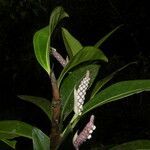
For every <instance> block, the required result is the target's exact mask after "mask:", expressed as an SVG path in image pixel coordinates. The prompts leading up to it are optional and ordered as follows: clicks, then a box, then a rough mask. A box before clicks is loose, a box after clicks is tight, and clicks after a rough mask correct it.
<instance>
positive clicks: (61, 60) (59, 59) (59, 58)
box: [51, 47, 68, 67]
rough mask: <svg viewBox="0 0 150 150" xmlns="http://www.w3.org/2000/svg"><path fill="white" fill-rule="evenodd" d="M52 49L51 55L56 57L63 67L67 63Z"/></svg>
mask: <svg viewBox="0 0 150 150" xmlns="http://www.w3.org/2000/svg"><path fill="white" fill-rule="evenodd" d="M51 51H52V55H53V56H54V57H55V58H56V59H57V61H58V62H59V63H60V64H61V65H62V66H63V67H65V66H66V65H67V63H68V62H67V61H66V60H65V59H64V58H63V57H62V56H61V55H60V54H59V53H58V52H57V50H56V49H55V48H53V47H52V48H51Z"/></svg>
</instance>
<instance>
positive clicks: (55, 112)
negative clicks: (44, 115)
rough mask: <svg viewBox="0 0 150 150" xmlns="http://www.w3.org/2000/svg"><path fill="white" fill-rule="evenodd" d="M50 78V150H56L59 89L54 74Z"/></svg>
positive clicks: (59, 111)
mask: <svg viewBox="0 0 150 150" xmlns="http://www.w3.org/2000/svg"><path fill="white" fill-rule="evenodd" d="M50 78H51V84H52V94H53V99H52V128H51V135H50V140H51V141H50V143H51V144H50V150H56V147H57V145H58V143H59V141H60V129H59V119H60V113H61V101H60V94H59V88H58V85H57V80H56V78H55V74H54V72H52V73H51V75H50Z"/></svg>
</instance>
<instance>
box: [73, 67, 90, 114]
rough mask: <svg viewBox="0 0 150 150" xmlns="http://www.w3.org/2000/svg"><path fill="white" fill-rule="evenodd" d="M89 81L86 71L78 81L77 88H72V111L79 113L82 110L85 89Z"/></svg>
mask: <svg viewBox="0 0 150 150" xmlns="http://www.w3.org/2000/svg"><path fill="white" fill-rule="evenodd" d="M89 82H90V72H89V70H88V71H87V72H86V75H85V77H84V78H83V80H82V81H81V82H80V85H79V87H78V89H76V88H74V112H75V114H77V115H81V114H82V111H83V104H84V100H85V95H86V91H87V89H88V85H89Z"/></svg>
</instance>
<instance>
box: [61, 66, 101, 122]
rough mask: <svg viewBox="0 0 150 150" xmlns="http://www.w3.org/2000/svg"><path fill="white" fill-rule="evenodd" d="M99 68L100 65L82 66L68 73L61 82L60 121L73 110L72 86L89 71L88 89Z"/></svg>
mask: <svg viewBox="0 0 150 150" xmlns="http://www.w3.org/2000/svg"><path fill="white" fill-rule="evenodd" d="M99 68H100V65H97V64H91V65H87V66H82V67H80V68H78V69H76V70H74V71H73V72H72V73H70V74H69V75H68V77H67V78H66V79H65V80H64V81H63V83H62V85H61V88H60V94H61V98H62V106H63V107H62V113H61V120H62V119H63V120H65V119H66V117H67V116H68V115H69V114H70V112H71V111H72V110H73V104H74V94H73V90H74V86H76V85H78V84H79V82H80V81H81V79H82V78H83V77H84V76H85V74H86V71H87V70H89V72H90V78H91V80H90V85H89V87H90V86H91V85H92V83H93V82H94V79H95V78H96V76H97V74H98V71H99ZM70 81H71V82H70Z"/></svg>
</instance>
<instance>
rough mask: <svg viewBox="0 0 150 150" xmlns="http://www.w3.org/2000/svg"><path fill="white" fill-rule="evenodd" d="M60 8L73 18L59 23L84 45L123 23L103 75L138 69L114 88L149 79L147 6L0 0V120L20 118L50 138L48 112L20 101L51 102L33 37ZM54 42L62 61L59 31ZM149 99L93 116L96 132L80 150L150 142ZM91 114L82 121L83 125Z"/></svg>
mask: <svg viewBox="0 0 150 150" xmlns="http://www.w3.org/2000/svg"><path fill="white" fill-rule="evenodd" d="M56 6H63V7H64V9H65V11H66V12H67V13H68V14H69V15H70V18H68V19H65V20H64V21H63V22H62V23H61V24H62V26H64V27H66V28H67V29H68V30H69V31H70V32H71V33H72V34H73V35H74V36H75V37H76V38H77V39H78V40H79V41H80V42H81V43H82V44H83V45H94V44H95V43H96V42H97V41H98V40H99V39H100V38H101V37H103V36H104V35H105V34H107V33H108V32H109V31H111V30H112V29H114V28H115V27H116V26H118V25H120V24H123V26H122V27H121V28H120V29H119V30H118V31H117V32H116V33H115V34H114V35H112V36H111V37H110V38H109V39H108V40H107V41H106V42H105V43H104V44H103V45H102V47H101V49H102V50H103V52H104V53H105V54H106V56H107V57H108V58H109V63H108V64H104V66H103V69H104V71H103V74H101V75H102V76H105V75H107V74H109V73H111V72H112V71H115V69H118V68H119V67H121V66H123V65H125V64H127V63H128V62H131V61H137V65H132V66H130V67H128V68H127V69H125V70H124V71H122V72H120V73H118V75H117V76H115V78H114V79H113V80H112V81H111V82H110V83H114V82H118V81H122V80H129V79H149V78H150V46H149V43H150V41H149V40H150V39H149V35H150V17H149V15H148V11H149V4H148V1H146V0H142V1H137V0H130V1H129V0H122V1H120V0H64V1H61V0H41V1H40V0H37V1H36V0H20V1H17V0H3V1H2V0H1V1H0V20H1V21H0V120H6V119H18V120H21V121H25V122H28V123H31V124H32V125H35V126H37V127H39V128H41V129H42V130H43V131H44V132H46V133H49V130H50V129H49V128H47V127H49V126H50V122H49V121H48V119H47V118H46V116H45V115H44V113H43V112H42V111H40V110H39V109H38V108H36V107H35V106H33V105H32V104H29V103H26V102H23V101H21V100H19V99H18V98H17V95H19V94H26V95H36V96H42V97H46V98H49V99H51V92H50V90H51V88H50V81H49V78H48V77H47V75H46V74H45V72H44V70H43V69H42V68H41V67H40V66H39V64H38V63H37V61H36V59H35V56H34V52H33V44H32V38H33V35H34V33H35V32H36V31H37V30H39V29H40V28H42V27H44V26H46V25H47V24H48V22H49V15H50V13H51V11H52V9H53V8H55V7H56ZM54 37H55V39H54V40H53V45H54V46H55V47H57V48H58V49H61V53H62V55H63V56H64V55H65V54H66V52H65V51H64V46H63V44H62V38H61V32H60V28H58V30H56V31H55V33H54ZM56 68H57V67H56ZM60 69H61V67H58V68H57V69H55V70H56V72H57V75H58V73H59V72H60ZM99 78H101V76H100V77H99ZM110 83H109V84H110ZM109 84H108V85H109ZM108 85H107V86H108ZM149 97H150V94H149V93H148V92H144V93H141V94H138V95H135V96H132V97H129V98H126V99H125V100H124V101H118V102H113V103H111V104H107V105H104V106H103V107H101V108H98V109H96V110H95V111H93V113H94V114H95V116H96V121H95V123H96V126H97V130H96V132H95V133H94V135H93V138H92V139H91V140H90V141H89V142H87V144H84V145H83V147H82V148H83V149H87V148H88V149H90V148H93V147H94V146H95V147H96V146H98V147H99V149H100V148H102V149H105V146H106V145H111V144H117V143H122V142H126V141H129V140H135V139H150V119H149V118H150V117H149V114H150V102H149ZM89 115H90V114H88V115H87V116H86V117H85V118H84V122H85V123H86V122H87V119H88V118H89ZM85 123H84V124H85ZM80 124H81V125H84V124H82V123H79V126H80ZM68 141H69V143H71V140H69V139H68V140H67V143H66V144H67V145H69V144H68ZM19 143H20V144H18V149H23V147H26V146H27V144H26V143H29V144H30V142H28V141H23V142H22V139H21V140H19ZM66 144H64V145H63V146H64V147H65V145H66ZM69 146H71V144H70V145H69ZM19 147H21V148H19ZM70 148H71V149H72V147H70ZM25 149H26V148H25ZM28 149H29V148H28Z"/></svg>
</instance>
